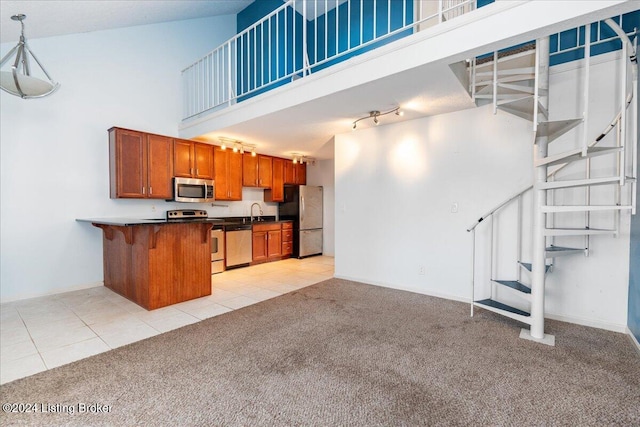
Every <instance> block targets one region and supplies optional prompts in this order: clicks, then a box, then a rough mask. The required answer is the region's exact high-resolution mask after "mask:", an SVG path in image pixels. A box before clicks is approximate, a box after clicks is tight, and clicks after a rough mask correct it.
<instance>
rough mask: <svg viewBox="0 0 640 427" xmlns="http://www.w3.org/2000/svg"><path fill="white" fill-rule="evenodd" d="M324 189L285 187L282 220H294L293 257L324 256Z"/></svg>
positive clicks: (281, 209) (279, 210) (280, 209)
mask: <svg viewBox="0 0 640 427" xmlns="http://www.w3.org/2000/svg"><path fill="white" fill-rule="evenodd" d="M322 194H323V193H322V187H315V186H311V185H285V187H284V202H283V203H280V204H279V205H278V213H279V215H280V220H285V219H290V220H293V256H294V257H296V258H302V257H306V256H311V255H319V254H322Z"/></svg>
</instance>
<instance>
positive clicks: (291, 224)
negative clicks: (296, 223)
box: [282, 222, 293, 230]
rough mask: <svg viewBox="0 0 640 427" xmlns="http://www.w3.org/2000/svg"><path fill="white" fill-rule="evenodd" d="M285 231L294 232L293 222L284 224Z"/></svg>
mask: <svg viewBox="0 0 640 427" xmlns="http://www.w3.org/2000/svg"><path fill="white" fill-rule="evenodd" d="M282 229H283V230H293V222H283V223H282Z"/></svg>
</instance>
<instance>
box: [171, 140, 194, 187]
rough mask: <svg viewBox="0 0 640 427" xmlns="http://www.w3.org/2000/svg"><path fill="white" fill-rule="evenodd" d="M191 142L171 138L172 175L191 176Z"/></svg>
mask: <svg viewBox="0 0 640 427" xmlns="http://www.w3.org/2000/svg"><path fill="white" fill-rule="evenodd" d="M192 158H193V143H192V142H191V141H185V140H182V139H174V140H173V176H182V177H185V178H191V177H192V176H193V174H192V173H193V161H192Z"/></svg>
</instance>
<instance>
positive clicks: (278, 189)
mask: <svg viewBox="0 0 640 427" xmlns="http://www.w3.org/2000/svg"><path fill="white" fill-rule="evenodd" d="M284 162H285V160H284V159H279V158H277V157H274V158H273V160H272V169H271V170H272V175H271V176H272V181H271V189H269V190H266V191H265V192H264V201H265V202H284Z"/></svg>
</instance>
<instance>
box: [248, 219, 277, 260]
mask: <svg viewBox="0 0 640 427" xmlns="http://www.w3.org/2000/svg"><path fill="white" fill-rule="evenodd" d="M252 243H253V263H254V264H259V263H261V262H266V261H275V260H278V259H281V256H282V228H281V224H280V223H277V224H260V225H254V226H253V239H252Z"/></svg>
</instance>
